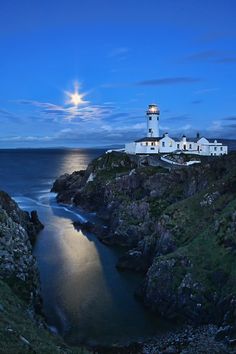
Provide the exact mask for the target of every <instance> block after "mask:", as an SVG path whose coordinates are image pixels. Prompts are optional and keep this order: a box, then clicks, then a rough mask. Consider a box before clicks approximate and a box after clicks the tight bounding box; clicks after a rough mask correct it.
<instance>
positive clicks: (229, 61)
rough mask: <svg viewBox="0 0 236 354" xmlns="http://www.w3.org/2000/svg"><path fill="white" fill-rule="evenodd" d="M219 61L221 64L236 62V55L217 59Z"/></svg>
mask: <svg viewBox="0 0 236 354" xmlns="http://www.w3.org/2000/svg"><path fill="white" fill-rule="evenodd" d="M216 62H217V63H219V64H230V63H232V64H234V63H235V64H236V56H235V57H226V58H221V59H218V60H216Z"/></svg>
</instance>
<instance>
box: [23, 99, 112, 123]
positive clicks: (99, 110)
mask: <svg viewBox="0 0 236 354" xmlns="http://www.w3.org/2000/svg"><path fill="white" fill-rule="evenodd" d="M17 103H20V104H23V105H30V106H32V107H36V108H37V109H39V112H40V114H41V116H40V117H41V118H46V119H48V118H49V119H51V120H53V121H57V120H58V119H60V120H66V121H73V120H86V121H88V120H99V119H102V118H104V117H106V116H107V115H111V114H112V113H113V111H114V107H113V106H109V105H107V104H106V105H92V104H91V105H87V104H86V105H84V106H71V107H67V106H66V107H65V106H60V105H56V104H53V103H49V102H40V101H35V100H18V101H17Z"/></svg>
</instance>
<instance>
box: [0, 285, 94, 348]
mask: <svg viewBox="0 0 236 354" xmlns="http://www.w3.org/2000/svg"><path fill="white" fill-rule="evenodd" d="M0 353H3V354H25V353H39V354H54V353H71V354H72V353H77V354H87V353H88V351H87V350H85V349H76V348H73V349H72V348H69V347H67V346H66V345H65V344H64V343H63V342H62V340H60V338H59V337H57V336H54V335H52V334H51V333H50V332H49V331H48V330H46V329H45V328H42V327H39V326H38V325H37V324H36V323H35V322H34V320H32V319H31V317H30V314H29V313H28V311H27V307H26V305H25V303H24V302H23V301H21V300H20V299H19V298H18V297H17V296H16V295H15V294H14V293H13V291H12V290H11V288H9V286H8V285H7V284H5V282H3V281H2V280H0Z"/></svg>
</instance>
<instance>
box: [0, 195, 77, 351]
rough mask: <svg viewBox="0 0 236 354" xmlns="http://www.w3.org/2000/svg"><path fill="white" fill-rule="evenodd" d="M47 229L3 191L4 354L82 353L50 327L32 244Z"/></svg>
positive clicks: (0, 309) (0, 326)
mask: <svg viewBox="0 0 236 354" xmlns="http://www.w3.org/2000/svg"><path fill="white" fill-rule="evenodd" d="M42 228H43V225H42V224H41V223H40V221H39V219H38V216H37V213H36V212H35V211H33V212H32V213H31V214H29V213H27V212H25V211H23V210H21V209H20V208H19V207H18V205H17V204H16V203H15V202H14V200H12V199H11V198H10V197H9V195H8V194H7V193H5V192H2V191H0V344H1V345H0V353H7V354H13V353H14V354H17V353H50V354H51V353H81V350H80V349H78V350H76V349H75V350H72V349H69V348H68V347H67V346H65V344H64V343H63V342H62V341H61V340H60V339H59V338H57V337H55V336H53V335H51V334H50V333H49V331H48V330H47V327H46V324H45V322H44V320H43V319H42V318H41V316H40V315H39V313H41V298H40V282H39V274H38V269H37V265H36V261H35V258H34V256H33V254H32V244H33V243H34V241H35V238H36V236H37V234H38V232H39V231H40V230H41V229H42Z"/></svg>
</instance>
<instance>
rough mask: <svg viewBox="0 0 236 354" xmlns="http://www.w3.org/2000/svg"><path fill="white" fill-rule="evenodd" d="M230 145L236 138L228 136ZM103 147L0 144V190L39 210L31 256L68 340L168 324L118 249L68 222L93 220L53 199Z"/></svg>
mask: <svg viewBox="0 0 236 354" xmlns="http://www.w3.org/2000/svg"><path fill="white" fill-rule="evenodd" d="M226 143H228V144H229V147H230V150H236V141H231V142H230V141H226ZM104 152H105V150H104V149H5V150H4V149H0V190H4V191H6V192H8V193H9V194H10V195H11V196H12V197H13V198H14V199H15V201H16V202H17V203H18V204H19V206H20V207H21V208H23V209H24V210H26V211H31V210H37V212H38V215H39V218H40V220H41V221H42V223H43V224H44V225H45V228H44V229H43V231H41V232H40V233H39V235H38V237H37V241H36V244H35V246H34V255H35V257H36V260H37V264H38V268H39V273H40V279H41V288H42V290H41V295H42V299H43V312H44V315H45V317H46V320H47V323H48V325H49V327H50V329H51V331H53V332H55V333H58V334H60V335H61V336H63V337H64V339H65V341H66V342H68V343H69V344H72V345H77V344H81V343H82V344H88V345H111V344H114V343H119V344H127V343H129V342H131V341H139V340H144V339H147V338H151V337H152V336H154V335H158V334H162V333H164V332H166V331H167V330H169V329H170V328H171V327H172V326H173V324H171V323H168V322H166V321H164V320H163V319H161V318H157V316H154V315H153V314H151V313H150V312H149V311H148V310H147V309H145V307H144V306H143V305H142V303H140V302H138V301H137V300H136V299H135V297H134V292H135V289H136V288H137V287H138V286H139V285H140V283H141V281H142V279H141V277H140V276H139V275H137V274H134V273H132V272H119V271H118V270H117V269H116V263H117V260H118V257H119V256H120V255H121V254H122V252H123V251H122V250H120V249H118V248H113V247H108V246H106V245H104V244H102V243H101V242H99V241H98V239H97V238H96V236H95V235H93V234H91V233H86V234H85V233H83V232H82V231H78V230H76V229H75V228H74V226H73V222H74V221H78V220H79V221H81V220H92V219H93V220H94V219H95V218H96V215H95V214H88V213H85V212H83V211H81V210H79V209H76V208H74V207H71V206H67V205H61V204H60V205H58V204H57V203H56V195H55V194H54V193H51V192H50V190H51V188H52V185H53V182H54V181H55V179H56V178H57V177H59V176H60V175H62V174H64V173H72V172H73V171H76V170H81V169H85V168H86V167H87V165H88V164H89V162H90V161H91V160H93V159H94V158H96V157H98V156H100V155H102V154H103V153H104Z"/></svg>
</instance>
